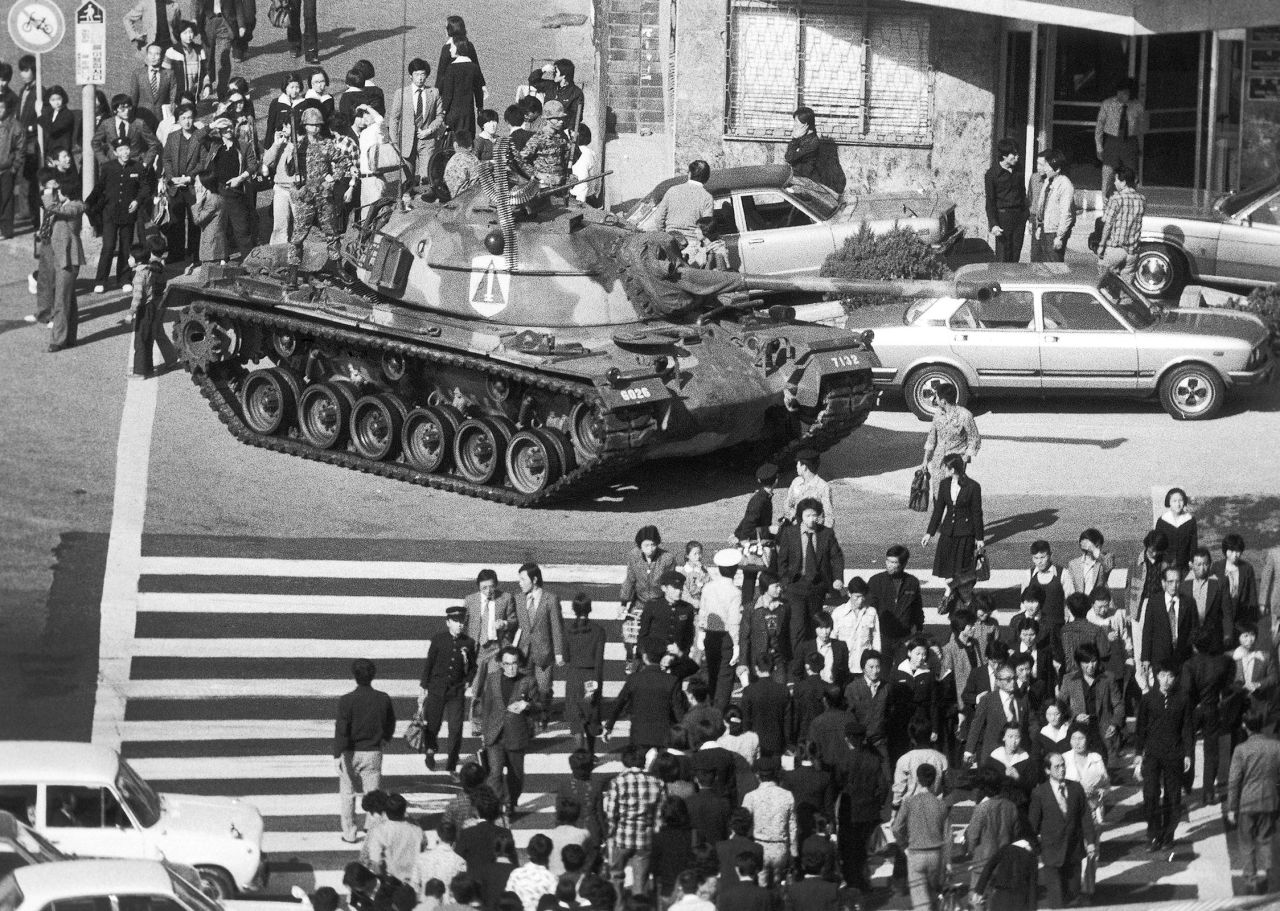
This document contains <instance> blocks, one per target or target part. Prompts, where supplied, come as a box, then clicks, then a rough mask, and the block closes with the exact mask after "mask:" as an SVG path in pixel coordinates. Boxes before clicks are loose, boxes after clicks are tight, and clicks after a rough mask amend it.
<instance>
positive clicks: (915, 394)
mask: <svg viewBox="0 0 1280 911" xmlns="http://www.w3.org/2000/svg"><path fill="white" fill-rule="evenodd" d="M941 383H950V384H951V385H952V386H955V387H956V403H957V404H959V405H965V404H967V403H968V401H969V384H968V383H966V382H965V381H964V377H963V376H961V374H960V371H959V370H956V369H955V368H954V367H946V366H943V365H942V364H933V365H930V366H928V367H919V368H917V369H916V370H914V371H913V372H912V373H911V375H910V376H909V377H907V385H906V387H905V391H906V396H907V407H908V408H910V409H911V411H912V412H913V413H914V414H915V416H916V417H918V418H919V419H920V420H922V421H932V420H933V416H934V415H935V414H937V413H938V403H937V401H936V400H935V398H934V393H933V391H934V389H936V388H937V387H938V385H939V384H941Z"/></svg>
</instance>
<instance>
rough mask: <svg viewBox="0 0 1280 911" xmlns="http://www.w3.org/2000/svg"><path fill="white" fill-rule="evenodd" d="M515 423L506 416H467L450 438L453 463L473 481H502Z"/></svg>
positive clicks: (462, 473) (489, 482) (484, 482)
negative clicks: (455, 433)
mask: <svg viewBox="0 0 1280 911" xmlns="http://www.w3.org/2000/svg"><path fill="white" fill-rule="evenodd" d="M514 430H515V428H514V426H513V425H512V424H511V422H510V421H508V420H507V419H506V418H497V417H488V416H486V417H480V418H468V419H467V420H465V421H463V422H462V426H461V427H459V428H458V433H457V436H455V437H454V439H453V464H454V466H455V467H456V468H457V470H458V474H460V475H462V476H463V477H464V478H466V479H467V480H468V481H470V482H471V483H473V484H494V483H496V482H498V481H499V480H501V478H502V469H503V468H504V466H505V465H506V455H507V446H508V444H510V442H511V438H512V436H514Z"/></svg>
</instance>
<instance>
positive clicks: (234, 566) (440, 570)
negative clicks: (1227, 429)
mask: <svg viewBox="0 0 1280 911" xmlns="http://www.w3.org/2000/svg"><path fill="white" fill-rule="evenodd" d="M1163 496H1164V495H1163V494H1161V498H1162V499H1163ZM486 568H491V569H497V570H498V572H499V574H500V575H501V574H502V573H503V568H502V564H498V563H435V562H420V561H409V560H284V559H274V558H252V557H143V558H142V567H141V572H142V574H143V575H148V576H240V577H245V576H248V577H271V578H308V579H423V580H427V579H430V580H433V581H452V582H474V581H475V578H476V574H477V573H479V572H480V570H482V569H486ZM515 570H516V567H515V566H514V565H513V566H511V567H510V573H509V574H510V575H515ZM881 571H882V567H870V568H861V569H846V570H845V574H844V575H845V580H846V581H848V580H849V579H852V578H853V577H854V576H861V577H863V579H869V578H870V577H871V576H873V575H875V574H876V573H878V572H881ZM1029 571H1030V565H1028V567H1027V568H1026V569H993V570H992V571H991V580H990V581H989V582H985V583H983V585H982V587H983V588H1008V587H1011V586H1013V585H1021V584H1022V583H1023V582H1025V581H1026V579H1027V573H1028V572H1029ZM542 574H543V578H544V579H545V580H546V583H547V585H549V586H550V585H556V584H566V583H568V584H574V583H577V584H582V583H595V584H597V585H620V584H621V582H622V579H623V578H624V577H625V576H626V567H625V566H622V565H620V564H619V565H598V566H593V565H588V564H580V563H575V564H562V563H552V564H546V565H543V566H542ZM1127 576H1128V570H1126V569H1124V568H1119V569H1116V570H1114V571H1113V572H1112V574H1111V584H1112V585H1113V586H1123V585H1124V583H1125V579H1126V578H1127ZM919 578H920V587H921V588H923V589H930V590H941V589H942V588H944V587H945V585H946V580H943V579H938V578H935V577H933V576H932V575H925V574H924V573H923V572H921V573H920V576H919ZM171 597H175V600H180V598H181V597H184V596H171ZM244 597H248V596H244ZM348 600H349V599H348ZM413 600H424V599H413ZM440 600H442V601H444V602H447V603H449V604H456V603H458V600H459V599H456V598H445V599H440Z"/></svg>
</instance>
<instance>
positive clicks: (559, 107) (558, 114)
mask: <svg viewBox="0 0 1280 911" xmlns="http://www.w3.org/2000/svg"><path fill="white" fill-rule="evenodd" d="M568 116H569V115H568V114H566V113H565V110H564V105H563V104H561V103H560V102H558V101H548V102H546V103H545V104H543V106H542V119H543V120H564V118H566V117H568Z"/></svg>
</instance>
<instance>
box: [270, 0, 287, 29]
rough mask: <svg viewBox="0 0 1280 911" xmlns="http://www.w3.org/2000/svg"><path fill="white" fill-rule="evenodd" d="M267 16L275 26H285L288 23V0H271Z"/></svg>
mask: <svg viewBox="0 0 1280 911" xmlns="http://www.w3.org/2000/svg"><path fill="white" fill-rule="evenodd" d="M267 18H268V19H270V20H271V24H272V25H274V26H275V27H276V28H284V27H286V26H287V25H288V24H289V0H271V7H270V8H269V9H268V10H267Z"/></svg>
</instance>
